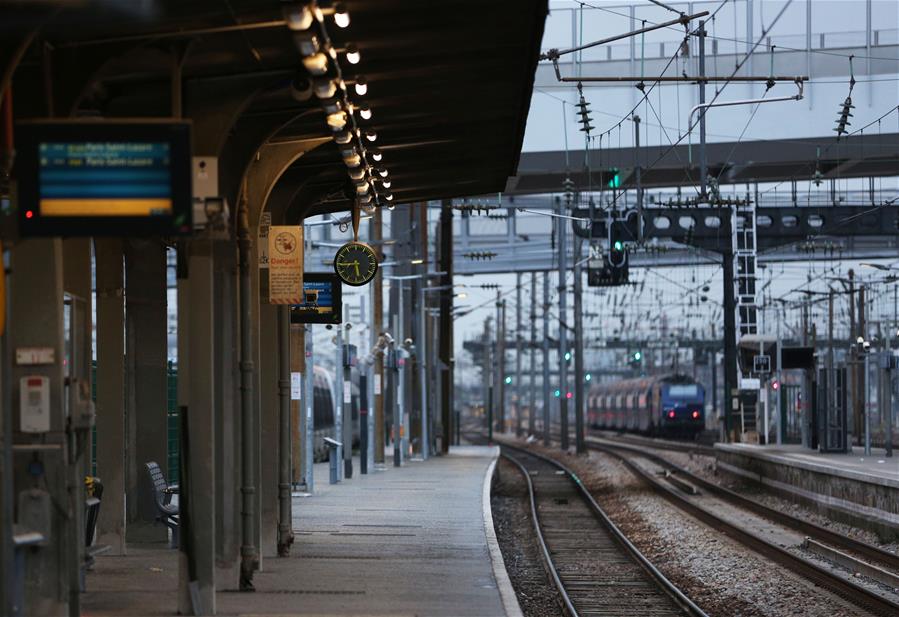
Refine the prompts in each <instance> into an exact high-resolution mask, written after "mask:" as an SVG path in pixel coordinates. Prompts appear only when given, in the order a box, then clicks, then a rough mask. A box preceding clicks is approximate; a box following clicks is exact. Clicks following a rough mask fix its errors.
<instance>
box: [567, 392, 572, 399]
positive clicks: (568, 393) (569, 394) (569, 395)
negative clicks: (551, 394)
mask: <svg viewBox="0 0 899 617" xmlns="http://www.w3.org/2000/svg"><path fill="white" fill-rule="evenodd" d="M572 396H573V395H572V394H571V392H566V393H565V398H571V397H572Z"/></svg>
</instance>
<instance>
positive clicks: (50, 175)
mask: <svg viewBox="0 0 899 617" xmlns="http://www.w3.org/2000/svg"><path fill="white" fill-rule="evenodd" d="M13 173H14V177H15V179H16V181H17V184H18V201H17V203H16V210H17V212H18V220H19V234H20V235H21V236H23V237H28V236H62V237H78V236H80V237H85V236H119V237H138V236H139V237H148V236H157V237H169V236H183V235H188V234H190V233H192V231H193V191H192V178H191V173H192V159H191V125H190V123H189V122H184V121H181V120H171V119H159V120H154V119H140V118H137V119H132V120H127V119H115V120H97V119H75V120H56V119H54V120H35V121H25V122H22V123H21V124H20V125H19V127H18V128H17V131H16V160H15V167H14V170H13Z"/></svg>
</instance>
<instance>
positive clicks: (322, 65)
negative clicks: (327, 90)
mask: <svg viewBox="0 0 899 617" xmlns="http://www.w3.org/2000/svg"><path fill="white" fill-rule="evenodd" d="M303 66H304V67H306V70H307V71H309V72H310V73H311V74H312V75H324V74H325V73H327V72H328V56H326V55H325V54H323V53H322V52H317V53H314V54H312V55H311V56H306V57H304V58H303Z"/></svg>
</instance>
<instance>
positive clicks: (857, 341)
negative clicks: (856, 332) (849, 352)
mask: <svg viewBox="0 0 899 617" xmlns="http://www.w3.org/2000/svg"><path fill="white" fill-rule="evenodd" d="M855 342H856V343H858V344H859V345H861V344H862V343H864V342H865V337H863V336H860V337H858V338H857V339H855Z"/></svg>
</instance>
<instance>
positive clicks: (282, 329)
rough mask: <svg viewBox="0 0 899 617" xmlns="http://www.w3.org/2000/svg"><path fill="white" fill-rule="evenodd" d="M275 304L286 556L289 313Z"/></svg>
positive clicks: (289, 537)
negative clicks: (276, 312) (276, 310)
mask: <svg viewBox="0 0 899 617" xmlns="http://www.w3.org/2000/svg"><path fill="white" fill-rule="evenodd" d="M289 310H290V309H289V308H288V307H287V306H286V305H283V306H279V307H278V372H279V375H278V403H279V412H280V413H279V414H278V424H279V437H280V439H279V443H278V556H279V557H287V556H288V555H289V554H290V545H291V544H293V524H292V518H293V514H292V511H291V501H292V499H291V494H290V476H291V469H290V467H291V462H292V459H293V456H292V453H291V444H290V441H291V440H290V315H289Z"/></svg>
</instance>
